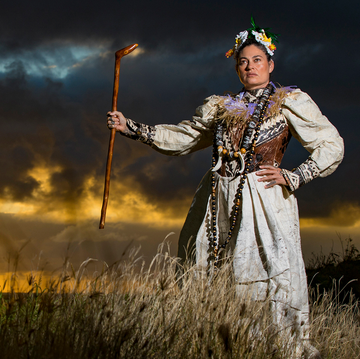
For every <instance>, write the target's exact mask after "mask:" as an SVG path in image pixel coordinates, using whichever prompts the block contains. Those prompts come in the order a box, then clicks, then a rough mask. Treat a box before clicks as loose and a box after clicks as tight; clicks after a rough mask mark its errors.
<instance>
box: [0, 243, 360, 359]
mask: <svg viewBox="0 0 360 359" xmlns="http://www.w3.org/2000/svg"><path fill="white" fill-rule="evenodd" d="M86 266H87V262H84V263H83V265H82V266H81V267H80V268H79V269H78V270H76V271H75V270H72V269H71V267H70V266H69V263H65V265H64V269H63V272H62V273H61V274H60V275H59V276H58V277H57V278H47V279H46V278H45V277H44V276H43V275H42V273H33V275H30V276H29V277H28V284H29V286H30V290H27V292H26V293H18V292H15V291H12V292H11V291H10V292H9V293H1V294H0V357H1V358H16V359H17V358H36V359H40V358H46V359H51V358H69V359H71V358H77V359H79V358H284V359H285V358H286V359H288V358H291V357H292V355H293V352H294V347H293V344H292V342H290V341H287V340H286V339H284V336H283V335H282V333H281V332H279V331H277V330H276V328H274V325H273V322H272V316H271V312H270V310H269V304H270V299H271V298H269V300H267V301H265V302H262V303H258V302H257V303H254V302H252V301H250V300H247V299H246V298H244V297H239V296H238V295H236V293H235V286H234V283H233V282H232V276H231V265H225V266H224V267H223V268H222V269H221V270H220V271H219V273H218V274H217V275H216V276H214V277H212V279H211V280H209V278H200V276H199V275H198V274H196V268H195V267H190V268H188V269H187V270H186V271H185V274H184V275H183V276H182V278H181V286H179V283H180V282H179V278H178V277H177V275H176V261H175V259H174V258H173V257H171V256H170V255H169V254H168V252H167V247H166V245H163V246H162V247H161V248H160V250H159V253H158V255H157V256H156V257H155V258H154V260H153V262H152V263H151V266H150V268H149V269H146V270H145V268H144V267H142V263H141V259H139V258H138V259H137V255H136V251H135V250H133V251H132V252H131V254H130V255H129V258H128V259H126V260H121V261H120V262H119V263H117V264H115V265H113V266H112V267H111V268H108V267H106V266H104V269H103V271H102V273H98V274H96V275H95V276H89V275H88V274H87V272H86ZM14 278H16V275H15V273H14V275H13V285H14V286H13V288H15V279H14ZM335 284H336V285H335V286H334V287H333V288H332V289H331V290H330V291H323V290H322V289H321V290H320V289H319V288H320V287H319V286H318V287H317V288H318V289H316V288H315V289H311V290H310V301H311V342H312V344H313V345H314V346H315V347H316V348H318V349H319V350H320V352H321V354H322V357H323V358H359V357H360V312H359V307H358V302H357V301H356V300H355V298H354V297H353V296H352V295H351V294H350V293H348V294H347V295H346V296H343V295H341V294H342V293H344V290H341V289H339V288H338V282H336V283H335ZM180 287H181V288H180ZM340 298H341V299H340ZM344 298H345V299H346V300H344ZM259 328H261V329H260V330H259Z"/></svg>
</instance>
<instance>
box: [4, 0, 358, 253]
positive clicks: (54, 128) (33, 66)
mask: <svg viewBox="0 0 360 359" xmlns="http://www.w3.org/2000/svg"><path fill="white" fill-rule="evenodd" d="M359 7H360V5H358V3H357V2H355V1H349V2H343V3H337V2H329V1H327V2H325V1H317V2H314V1H303V2H301V4H300V3H289V2H288V3H287V4H286V6H284V2H283V1H277V0H276V1H272V2H271V3H269V2H267V1H266V2H265V1H263V2H262V1H258V2H257V3H256V9H255V8H251V6H249V7H247V8H245V9H244V6H243V5H240V4H239V3H238V2H235V1H228V2H226V3H220V2H219V1H206V2H205V1H191V2H190V1H180V0H177V1H171V2H169V1H151V2H149V1H134V2H129V1H102V2H98V1H88V2H87V3H86V5H84V2H80V1H61V2H52V3H49V2H46V1H37V2H36V3H30V2H25V1H18V2H16V3H9V2H7V3H6V4H5V3H3V4H0V103H1V106H0V126H1V131H0V149H1V151H2V156H1V158H0V166H1V169H2V175H1V176H0V194H1V196H2V199H3V198H10V199H12V200H14V201H20V202H21V201H28V200H29V199H31V198H35V193H36V194H37V195H39V193H41V187H40V186H41V184H40V183H39V181H37V180H36V179H34V177H32V176H31V175H30V174H31V172H32V171H33V170H35V169H36V168H39V167H41V166H42V167H48V168H52V169H56V170H54V171H53V172H51V174H50V179H49V183H50V185H51V188H50V189H49V192H47V193H46V195H45V194H43V196H42V201H43V202H42V203H43V207H42V210H43V211H54V210H56V209H59V208H64V211H65V212H67V213H68V214H69V216H71V215H72V216H73V217H74V218H76V212H77V202H78V201H79V199H80V198H82V197H84V196H87V195H88V194H89V193H91V194H92V195H94V197H95V198H99V202H100V201H101V196H102V185H103V176H104V171H105V162H106V153H107V146H108V138H109V132H108V130H107V129H106V126H105V114H106V112H107V111H108V110H109V109H110V106H111V96H112V86H113V85H112V81H113V67H114V56H113V53H114V51H115V50H118V49H119V48H121V47H124V46H126V45H129V44H131V43H135V42H138V43H139V44H140V48H139V50H136V51H139V55H138V56H136V57H131V56H128V57H126V58H124V59H123V60H122V64H121V73H120V92H119V108H120V109H121V110H122V111H123V112H124V113H125V115H126V116H127V117H130V118H133V119H134V120H136V121H139V122H145V123H148V124H151V125H155V124H157V123H177V122H180V121H181V120H182V119H185V118H189V117H190V116H191V115H192V114H193V113H194V110H195V108H196V107H197V106H198V105H200V104H201V103H202V101H203V99H204V98H205V97H207V96H209V95H211V94H214V93H217V94H222V93H223V92H224V91H227V90H230V91H234V92H236V91H239V90H240V88H241V84H240V83H239V80H238V79H237V77H236V75H235V72H234V64H233V62H232V60H227V59H226V58H225V56H224V53H225V52H226V51H227V50H228V49H229V48H230V47H231V46H232V45H233V39H234V36H235V34H237V33H238V32H239V31H240V30H243V29H245V28H247V27H249V25H250V21H249V20H250V15H251V14H253V15H254V16H255V20H256V21H257V22H258V23H259V24H260V25H262V26H270V27H272V30H273V31H274V32H278V33H280V34H281V37H280V44H279V46H278V48H279V49H278V50H277V54H276V59H275V61H276V70H275V73H274V77H273V80H274V81H276V82H279V83H281V84H283V85H294V84H295V85H298V86H299V87H300V88H301V89H302V90H304V91H306V92H308V93H309V94H310V95H311V96H312V98H313V99H314V100H315V101H316V103H317V104H318V105H319V107H320V108H321V110H322V111H323V113H324V114H326V115H327V116H328V118H329V119H330V120H331V121H332V122H333V123H334V124H335V125H336V126H337V128H338V129H339V131H340V133H341V135H342V136H343V137H344V139H345V145H346V155H345V159H344V162H343V164H342V165H341V166H340V168H339V170H338V171H337V172H335V173H334V174H333V175H332V176H330V177H328V178H325V179H318V180H316V181H314V182H313V183H311V184H309V185H306V186H304V187H303V188H301V189H300V190H299V191H298V193H297V196H298V199H299V203H300V210H301V212H300V213H301V216H302V217H306V218H309V217H313V218H323V217H326V216H328V217H331V215H332V213H334V210H336V208H337V207H338V206H339V204H341V203H344V202H346V203H349V204H352V205H357V203H358V202H359V198H360V193H359V186H358V185H357V182H358V181H357V178H358V177H359V175H360V173H359V168H360V167H359V161H358V153H359V150H360V148H359V141H358V138H357V137H358V133H359V131H360V128H359V126H360V124H359V123H360V122H359V115H358V114H359V103H358V99H357V92H358V91H357V87H358V82H359V72H358V67H359V61H360V60H359V59H360V56H359V52H360V50H359V47H357V46H355V45H356V43H357V41H358V39H357V36H358V35H357V31H356V28H355V24H357V21H358V15H359ZM255 10H256V11H255ZM210 156H211V150H209V149H208V150H204V151H200V152H198V153H195V154H192V155H190V156H186V157H184V158H171V157H165V156H163V155H161V154H159V153H156V152H154V151H152V150H151V149H150V148H149V147H147V146H144V145H142V144H140V143H134V142H131V141H130V140H128V139H126V138H123V137H121V136H117V138H116V142H115V153H114V162H113V177H112V181H113V183H120V182H121V183H123V184H125V185H126V186H127V187H126V188H127V189H128V191H131V190H132V189H134V188H135V189H136V191H137V192H138V193H139V194H141V196H142V197H143V198H144V201H145V200H146V201H149V203H152V204H154V205H155V206H157V207H158V208H160V207H161V208H164V212H166V213H167V215H168V216H169V217H170V216H175V217H176V216H184V214H185V213H186V208H187V207H188V206H189V204H190V201H191V196H192V194H193V193H194V191H195V189H196V186H197V184H198V182H199V181H200V179H201V178H202V176H203V174H204V173H205V172H206V170H207V169H208V168H209V167H210V161H211V159H210ZM307 156H308V154H307V152H306V151H305V150H303V149H302V148H301V146H300V145H299V144H297V143H296V141H295V140H294V139H293V140H292V143H291V144H290V147H289V149H288V152H287V154H286V155H285V158H284V163H283V166H284V167H285V168H289V169H291V168H293V167H295V166H297V165H299V164H300V163H301V162H302V161H303V160H305V159H306V157H307ZM89 177H93V178H94V179H95V182H94V183H93V184H92V185H91V186H89V184H88V183H87V181H88V179H89ZM111 193H113V192H111ZM99 207H100V203H99ZM99 210H100V208H99ZM139 215H140V214H139ZM339 218H340V217H339ZM26 228H27V230H28V227H26ZM57 230H59V228H57ZM18 235H19V234H18ZM19 236H20V235H19ZM5 237H6V235H5ZM5 237H3V242H6V240H5V239H4V238H5ZM20 237H21V236H20ZM6 238H8V237H6ZM6 243H8V241H7V242H6ZM39 243H40V242H39ZM41 243H42V244H44V243H45V242H41ZM149 247H150V244H149Z"/></svg>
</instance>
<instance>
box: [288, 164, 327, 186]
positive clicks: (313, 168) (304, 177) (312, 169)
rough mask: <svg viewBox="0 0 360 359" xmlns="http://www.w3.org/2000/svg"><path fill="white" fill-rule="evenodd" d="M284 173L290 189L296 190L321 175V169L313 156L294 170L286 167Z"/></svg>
mask: <svg viewBox="0 0 360 359" xmlns="http://www.w3.org/2000/svg"><path fill="white" fill-rule="evenodd" d="M282 174H283V176H284V178H285V181H286V183H287V184H288V186H289V188H290V190H291V191H295V190H296V189H298V188H299V187H301V186H302V185H304V184H305V183H309V182H310V181H312V180H313V179H314V178H316V177H319V174H320V171H319V168H318V167H317V165H316V163H315V162H314V161H313V160H312V159H311V158H308V159H307V160H306V161H305V162H304V163H302V164H301V165H300V166H299V167H297V168H295V169H293V170H292V171H288V170H285V169H284V170H283V171H282Z"/></svg>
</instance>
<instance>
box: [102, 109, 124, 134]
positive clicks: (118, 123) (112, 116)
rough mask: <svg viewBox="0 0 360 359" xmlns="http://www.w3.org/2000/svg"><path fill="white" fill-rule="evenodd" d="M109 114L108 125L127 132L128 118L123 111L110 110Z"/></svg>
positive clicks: (110, 127) (110, 128) (118, 130)
mask: <svg viewBox="0 0 360 359" xmlns="http://www.w3.org/2000/svg"><path fill="white" fill-rule="evenodd" d="M107 116H108V118H107V126H108V128H109V130H112V129H113V128H115V130H116V131H117V132H126V130H127V127H126V118H125V116H124V115H123V114H122V113H121V112H118V111H109V112H108V113H107Z"/></svg>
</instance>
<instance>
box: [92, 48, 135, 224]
mask: <svg viewBox="0 0 360 359" xmlns="http://www.w3.org/2000/svg"><path fill="white" fill-rule="evenodd" d="M137 47H138V44H133V45H129V46H126V47H124V48H123V49H121V50H119V51H116V52H115V74H114V90H113V99H112V111H116V109H117V98H118V93H119V74H120V61H121V58H122V57H124V56H126V55H128V54H130V52H132V51H134V50H135V49H136V48H137ZM115 134H116V130H115V128H112V129H111V133H110V141H109V151H108V157H107V163H106V174H105V186H104V198H103V204H102V208H101V218H100V225H99V228H100V229H103V228H104V226H105V217H106V208H107V204H108V200H109V189H110V174H111V162H112V157H113V151H114V141H115Z"/></svg>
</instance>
